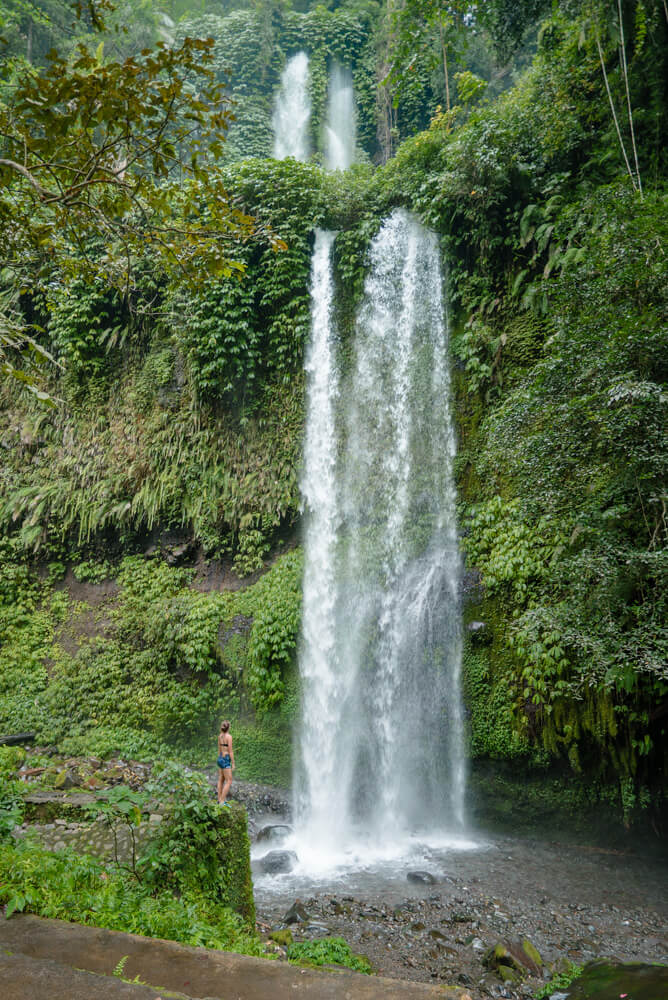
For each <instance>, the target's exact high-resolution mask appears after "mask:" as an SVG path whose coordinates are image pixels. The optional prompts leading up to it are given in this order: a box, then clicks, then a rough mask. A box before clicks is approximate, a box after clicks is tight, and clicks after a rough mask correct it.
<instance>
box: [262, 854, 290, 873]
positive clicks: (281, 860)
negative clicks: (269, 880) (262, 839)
mask: <svg viewBox="0 0 668 1000" xmlns="http://www.w3.org/2000/svg"><path fill="white" fill-rule="evenodd" d="M296 861H297V855H296V854H295V852H294V851H269V853H268V854H265V856H264V857H263V858H261V859H260V867H261V868H262V871H263V872H266V873H267V875H283V874H286V873H287V872H291V871H292V869H293V868H294V866H295V862H296Z"/></svg>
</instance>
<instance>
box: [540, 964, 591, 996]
mask: <svg viewBox="0 0 668 1000" xmlns="http://www.w3.org/2000/svg"><path fill="white" fill-rule="evenodd" d="M569 965H570V968H568V969H566V970H565V971H564V972H560V973H559V974H558V975H556V976H554V978H552V979H551V980H550V981H549V983H545V985H544V986H541V988H540V989H539V990H538V991H537V992H536V993H534V997H535V1000H546V998H547V997H550V996H552V994H553V993H555V992H557V991H558V990H565V989H567V988H568V987H569V986H570V985H571V983H572V982H574V981H575V980H576V979H577V978H578V976H580V975H581V974H582V970H583V966H582V965H575V964H574V963H573V962H570V963H569Z"/></svg>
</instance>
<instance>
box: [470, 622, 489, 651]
mask: <svg viewBox="0 0 668 1000" xmlns="http://www.w3.org/2000/svg"><path fill="white" fill-rule="evenodd" d="M466 631H467V632H468V634H469V636H470V637H471V643H472V644H473V645H474V646H489V644H490V643H491V642H492V639H493V638H494V637H493V635H492V630H491V629H490V627H489V625H488V624H487V622H469V623H468V625H467V626H466Z"/></svg>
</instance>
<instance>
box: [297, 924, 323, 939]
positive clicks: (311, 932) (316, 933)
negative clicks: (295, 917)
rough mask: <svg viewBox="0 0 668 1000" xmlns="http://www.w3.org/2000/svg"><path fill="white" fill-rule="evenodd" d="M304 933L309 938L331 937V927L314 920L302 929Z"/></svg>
mask: <svg viewBox="0 0 668 1000" xmlns="http://www.w3.org/2000/svg"><path fill="white" fill-rule="evenodd" d="M302 933H303V934H304V936H305V937H307V938H319V937H329V927H327V926H326V925H325V924H321V923H318V922H317V921H315V920H314V921H313V922H312V923H310V924H307V925H306V927H304V928H302Z"/></svg>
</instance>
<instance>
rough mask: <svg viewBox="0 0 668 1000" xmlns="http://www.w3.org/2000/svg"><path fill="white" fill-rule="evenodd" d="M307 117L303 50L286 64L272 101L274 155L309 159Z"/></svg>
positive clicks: (308, 111) (309, 118) (308, 101)
mask: <svg viewBox="0 0 668 1000" xmlns="http://www.w3.org/2000/svg"><path fill="white" fill-rule="evenodd" d="M310 121H311V102H310V99H309V94H308V56H307V55H306V53H305V52H298V53H297V54H296V55H294V56H293V57H292V59H290V60H288V62H287V63H286V64H285V69H284V70H283V73H282V75H281V86H280V88H279V90H278V93H277V94H276V99H275V103H274V114H273V118H272V124H273V126H274V157H275V159H277V160H284V159H285V158H286V157H288V156H292V157H293V158H294V159H295V160H302V161H306V160H308V158H309V156H310V155H311V148H310V142H309V124H310Z"/></svg>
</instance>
